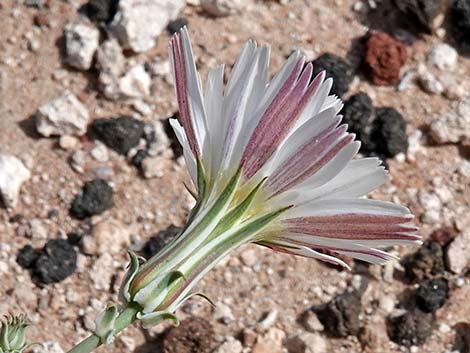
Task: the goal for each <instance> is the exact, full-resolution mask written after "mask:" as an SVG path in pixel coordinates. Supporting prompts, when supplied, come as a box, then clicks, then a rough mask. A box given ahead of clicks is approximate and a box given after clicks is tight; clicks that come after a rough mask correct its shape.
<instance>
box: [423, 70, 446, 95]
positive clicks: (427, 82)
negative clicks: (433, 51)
mask: <svg viewBox="0 0 470 353" xmlns="http://www.w3.org/2000/svg"><path fill="white" fill-rule="evenodd" d="M418 80H419V83H420V84H421V87H422V88H423V90H424V91H426V92H427V93H432V94H441V93H442V92H443V91H444V87H443V86H442V84H441V83H440V82H439V81H438V80H437V78H436V76H434V75H433V74H432V73H431V72H430V71H429V70H428V69H427V67H426V66H425V65H420V66H419V68H418Z"/></svg>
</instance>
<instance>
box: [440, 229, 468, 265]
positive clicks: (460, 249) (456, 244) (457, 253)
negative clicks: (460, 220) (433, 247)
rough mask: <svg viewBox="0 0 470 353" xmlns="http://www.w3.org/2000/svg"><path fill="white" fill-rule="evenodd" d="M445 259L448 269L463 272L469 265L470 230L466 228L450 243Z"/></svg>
mask: <svg viewBox="0 0 470 353" xmlns="http://www.w3.org/2000/svg"><path fill="white" fill-rule="evenodd" d="M446 261H447V266H448V267H449V269H450V270H451V271H452V272H454V273H456V274H461V273H463V271H465V270H466V269H467V268H468V267H469V266H470V231H468V230H467V232H466V233H463V234H461V235H459V236H457V237H456V238H455V239H454V240H453V241H452V243H450V245H449V247H448V248H447V252H446Z"/></svg>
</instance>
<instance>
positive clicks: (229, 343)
mask: <svg viewBox="0 0 470 353" xmlns="http://www.w3.org/2000/svg"><path fill="white" fill-rule="evenodd" d="M242 350H243V346H242V344H241V342H240V341H239V340H237V339H235V338H233V337H228V338H227V340H226V341H225V342H224V343H222V345H220V346H219V348H217V349H216V350H215V352H214V353H241V352H242Z"/></svg>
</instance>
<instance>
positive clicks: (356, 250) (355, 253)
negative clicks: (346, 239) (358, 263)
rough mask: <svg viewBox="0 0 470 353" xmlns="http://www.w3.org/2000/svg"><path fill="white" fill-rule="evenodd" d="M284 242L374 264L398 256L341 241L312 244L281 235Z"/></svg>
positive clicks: (395, 258) (394, 258)
mask: <svg viewBox="0 0 470 353" xmlns="http://www.w3.org/2000/svg"><path fill="white" fill-rule="evenodd" d="M280 240H281V241H282V242H285V243H286V244H289V245H291V246H302V247H307V248H310V249H312V250H315V251H317V252H321V253H324V252H326V253H328V254H333V255H334V254H336V255H346V256H348V257H351V258H355V259H360V260H364V261H367V262H371V263H374V264H383V263H385V262H387V261H390V260H397V259H398V258H397V257H396V256H393V255H391V254H389V253H387V252H385V251H382V250H379V249H373V248H368V247H366V246H362V245H359V244H345V243H342V244H341V243H339V244H336V245H324V244H312V243H310V242H305V241H302V240H298V239H296V238H294V237H280Z"/></svg>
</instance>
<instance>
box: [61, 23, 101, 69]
mask: <svg viewBox="0 0 470 353" xmlns="http://www.w3.org/2000/svg"><path fill="white" fill-rule="evenodd" d="M99 37H100V33H99V31H98V29H97V28H96V27H95V26H93V25H91V24H87V23H69V24H67V25H66V26H65V55H66V58H65V60H66V62H67V64H69V65H70V66H73V67H75V68H77V69H79V70H88V69H89V68H90V67H91V64H92V62H93V56H94V55H95V52H96V49H98V44H99Z"/></svg>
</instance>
